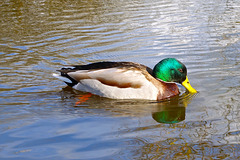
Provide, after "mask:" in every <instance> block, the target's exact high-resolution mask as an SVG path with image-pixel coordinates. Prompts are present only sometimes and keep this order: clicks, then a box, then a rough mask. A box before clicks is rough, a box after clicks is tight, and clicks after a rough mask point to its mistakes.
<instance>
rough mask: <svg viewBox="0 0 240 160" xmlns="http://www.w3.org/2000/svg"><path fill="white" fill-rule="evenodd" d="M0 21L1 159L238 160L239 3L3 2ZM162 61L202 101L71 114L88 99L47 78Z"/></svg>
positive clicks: (102, 104)
mask: <svg viewBox="0 0 240 160" xmlns="http://www.w3.org/2000/svg"><path fill="white" fill-rule="evenodd" d="M0 21H1V23H0V28H1V29H0V55H1V56H0V57H1V58H0V64H1V65H0V70H1V76H0V77H1V78H0V81H1V84H0V96H1V97H0V131H1V132H0V157H1V159H181V158H182V159H240V113H239V112H240V93H239V89H240V2H239V1H238V0H230V1H229V0H216V1H211V0H210V1H206V0H195V1H194V0H181V1H179V0H173V1H170V0H163V1H141V0H139V1H125V0H122V1H113V0H108V1H80V0H79V1H78V0H69V1H57V0H29V1H26V0H3V1H1V2H0ZM166 57H174V58H177V59H179V60H180V61H182V62H183V63H184V64H186V66H187V68H188V75H189V79H190V82H191V84H192V86H193V87H194V88H196V89H197V90H198V91H199V93H198V94H196V95H189V94H185V93H182V94H181V95H180V96H177V97H174V98H172V99H170V100H167V101H163V102H160V103H156V102H152V101H143V100H134V101H133V100H111V99H107V98H101V97H98V96H92V97H90V99H89V100H88V101H86V102H84V103H82V104H77V105H75V104H76V103H77V101H78V100H79V98H81V96H83V95H85V93H82V92H78V91H75V90H73V89H71V88H68V87H66V86H65V84H64V83H63V82H60V81H59V80H57V79H55V78H54V77H52V76H51V74H52V73H53V72H55V70H56V69H59V68H60V67H62V66H63V65H69V64H87V63H91V62H97V61H106V60H108V61H134V62H138V63H142V64H145V65H147V66H149V67H153V66H154V65H155V64H156V63H157V62H158V61H160V60H161V59H163V58H166ZM181 91H182V92H183V91H184V89H183V88H181Z"/></svg>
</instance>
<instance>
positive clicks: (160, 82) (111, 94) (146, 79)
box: [53, 58, 197, 101]
mask: <svg viewBox="0 0 240 160" xmlns="http://www.w3.org/2000/svg"><path fill="white" fill-rule="evenodd" d="M57 71H59V72H60V73H61V74H53V76H54V77H56V78H59V79H61V80H63V81H64V82H65V83H66V84H67V85H69V86H71V87H73V88H74V89H76V90H80V91H84V92H90V93H92V94H95V95H98V96H102V97H107V98H112V99H148V100H158V101H159V100H163V99H166V98H169V97H172V96H175V95H178V94H179V89H178V86H177V85H176V83H180V84H182V85H183V86H184V87H185V88H186V89H187V90H188V91H189V92H191V93H197V91H196V90H195V89H194V88H193V87H192V86H191V85H190V83H189V81H188V77H187V68H186V66H185V65H184V64H183V63H181V62H180V61H178V60H176V59H175V58H166V59H163V60H161V61H160V62H159V63H158V64H156V65H155V67H154V68H153V70H152V69H151V68H149V67H147V66H145V65H142V64H138V63H134V62H96V63H91V64H88V65H75V66H72V67H65V68H62V69H61V70H57Z"/></svg>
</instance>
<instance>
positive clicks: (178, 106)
mask: <svg viewBox="0 0 240 160" xmlns="http://www.w3.org/2000/svg"><path fill="white" fill-rule="evenodd" d="M194 95H195V94H192V93H187V92H185V93H183V94H182V95H180V96H176V97H174V98H171V99H170V100H168V101H164V102H160V103H158V105H159V106H158V107H157V111H156V112H153V113H152V118H153V119H154V120H155V121H157V122H158V123H167V124H173V123H179V122H181V121H183V120H185V112H186V107H187V105H188V104H189V103H190V102H191V100H192V98H193V97H194Z"/></svg>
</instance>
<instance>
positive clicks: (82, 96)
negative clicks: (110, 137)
mask: <svg viewBox="0 0 240 160" xmlns="http://www.w3.org/2000/svg"><path fill="white" fill-rule="evenodd" d="M195 95H196V94H194V93H189V92H185V93H183V94H180V95H178V96H175V97H172V98H170V99H167V100H163V101H161V102H155V101H148V100H146V101H145V100H144V101H143V100H114V99H108V98H103V97H99V96H96V95H92V94H90V93H86V92H80V91H77V90H74V89H72V88H71V87H65V88H63V89H62V92H61V97H62V100H64V101H65V100H66V99H68V100H70V99H72V98H73V99H74V101H72V103H75V105H74V108H75V109H76V107H77V108H79V109H80V108H82V107H83V108H84V109H88V113H91V114H99V113H101V114H107V115H110V116H112V117H115V116H120V117H141V116H146V115H149V114H151V115H152V118H153V119H154V120H155V121H156V122H158V123H167V124H174V123H179V122H181V121H183V120H185V112H186V107H187V106H188V104H190V103H191V100H192V98H193V97H195ZM79 100H80V101H81V103H79ZM65 102H66V101H65ZM70 102H71V100H70ZM72 103H70V104H69V106H72ZM99 110H102V111H103V112H102V111H101V112H99ZM75 111H76V110H75ZM78 111H79V113H80V112H82V110H81V109H80V110H78Z"/></svg>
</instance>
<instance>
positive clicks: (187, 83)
mask: <svg viewBox="0 0 240 160" xmlns="http://www.w3.org/2000/svg"><path fill="white" fill-rule="evenodd" d="M182 85H183V86H184V87H185V88H186V89H187V90H188V91H189V92H190V93H197V90H196V89H194V88H193V87H192V86H191V85H190V82H189V81H188V77H186V80H185V81H183V82H182Z"/></svg>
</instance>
